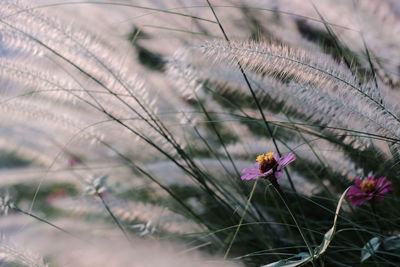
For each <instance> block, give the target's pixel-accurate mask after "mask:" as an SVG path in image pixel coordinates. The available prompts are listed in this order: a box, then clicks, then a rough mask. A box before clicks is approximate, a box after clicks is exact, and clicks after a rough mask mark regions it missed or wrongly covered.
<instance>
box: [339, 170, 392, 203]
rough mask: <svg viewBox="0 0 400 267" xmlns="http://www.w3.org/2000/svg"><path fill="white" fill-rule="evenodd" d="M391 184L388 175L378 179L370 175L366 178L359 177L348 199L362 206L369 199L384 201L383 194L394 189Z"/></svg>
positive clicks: (348, 194) (350, 190)
mask: <svg viewBox="0 0 400 267" xmlns="http://www.w3.org/2000/svg"><path fill="white" fill-rule="evenodd" d="M391 184H392V182H391V181H386V177H380V178H379V179H377V180H376V179H375V178H374V176H369V177H368V178H366V179H364V180H363V179H361V178H357V179H356V180H355V182H354V185H353V186H352V187H351V188H350V189H349V192H348V193H347V199H348V200H349V201H350V202H351V204H352V205H353V206H360V205H362V204H364V202H365V201H368V200H378V201H382V200H383V196H384V195H385V194H387V193H389V191H392V190H393V188H392V187H391V186H390V185H391Z"/></svg>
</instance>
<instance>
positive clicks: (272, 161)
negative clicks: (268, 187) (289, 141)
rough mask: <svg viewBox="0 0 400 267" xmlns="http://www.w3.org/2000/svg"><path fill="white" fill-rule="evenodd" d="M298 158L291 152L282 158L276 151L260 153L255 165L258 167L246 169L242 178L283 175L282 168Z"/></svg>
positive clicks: (277, 176)
mask: <svg viewBox="0 0 400 267" xmlns="http://www.w3.org/2000/svg"><path fill="white" fill-rule="evenodd" d="M295 160H296V155H295V154H294V153H293V152H290V153H289V154H288V155H286V156H283V157H281V158H279V157H278V155H277V154H276V153H274V152H269V153H267V154H265V155H264V154H262V155H259V156H258V157H257V159H256V161H257V163H256V164H254V167H258V168H257V169H248V168H246V169H244V170H243V171H242V173H243V174H244V175H243V176H242V177H241V178H242V180H251V179H257V178H259V177H264V178H266V177H268V176H270V175H274V176H275V178H276V179H278V178H279V177H281V176H282V174H283V172H282V169H283V168H284V167H286V166H287V165H288V164H289V163H291V162H293V161H295Z"/></svg>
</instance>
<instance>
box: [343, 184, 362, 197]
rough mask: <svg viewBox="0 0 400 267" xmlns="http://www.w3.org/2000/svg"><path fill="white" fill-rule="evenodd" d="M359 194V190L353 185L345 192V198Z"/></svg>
mask: <svg viewBox="0 0 400 267" xmlns="http://www.w3.org/2000/svg"><path fill="white" fill-rule="evenodd" d="M360 193H362V191H361V188H360V187H358V186H355V185H353V186H352V187H350V189H349V191H347V196H351V195H358V194H360Z"/></svg>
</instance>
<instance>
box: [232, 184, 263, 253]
mask: <svg viewBox="0 0 400 267" xmlns="http://www.w3.org/2000/svg"><path fill="white" fill-rule="evenodd" d="M258 180H259V179H256V181H255V182H254V185H253V188H252V189H251V192H250V196H249V198H248V199H247V203H246V206H245V208H244V211H243V215H242V217H241V218H240V221H239V224H238V226H237V227H236V231H235V233H234V234H233V237H232V239H231V242H230V243H229V246H228V249H227V250H226V252H225V255H224V260H226V258H228V255H229V252H230V251H231V248H232V245H233V242H234V241H235V239H236V236H237V235H238V233H239V230H240V227H241V226H242V223H243V220H244V217H245V216H246V213H247V209H248V207H249V205H250V202H251V199H252V198H253V194H254V191H255V190H256V187H257V183H258Z"/></svg>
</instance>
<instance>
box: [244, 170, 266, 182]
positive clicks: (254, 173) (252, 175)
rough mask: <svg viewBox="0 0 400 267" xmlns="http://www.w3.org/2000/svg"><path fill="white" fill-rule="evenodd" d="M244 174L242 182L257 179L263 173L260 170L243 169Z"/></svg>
mask: <svg viewBox="0 0 400 267" xmlns="http://www.w3.org/2000/svg"><path fill="white" fill-rule="evenodd" d="M242 173H243V174H244V175H243V176H242V177H241V178H242V180H251V179H257V178H258V177H259V176H260V175H261V173H260V171H259V170H258V169H248V168H246V169H243V170H242Z"/></svg>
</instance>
